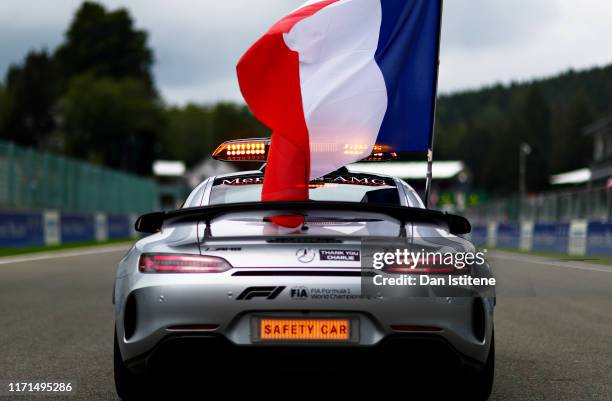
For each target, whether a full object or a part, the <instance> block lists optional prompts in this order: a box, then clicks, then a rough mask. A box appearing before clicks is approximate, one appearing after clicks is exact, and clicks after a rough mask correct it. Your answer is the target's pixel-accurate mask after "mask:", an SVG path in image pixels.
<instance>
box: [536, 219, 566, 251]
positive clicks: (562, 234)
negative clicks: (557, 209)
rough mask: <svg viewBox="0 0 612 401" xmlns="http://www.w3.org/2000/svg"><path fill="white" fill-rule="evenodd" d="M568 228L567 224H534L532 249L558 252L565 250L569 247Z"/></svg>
mask: <svg viewBox="0 0 612 401" xmlns="http://www.w3.org/2000/svg"><path fill="white" fill-rule="evenodd" d="M569 229H570V225H569V224H556V223H537V224H534V226H533V246H532V250H534V251H543V252H560V253H565V252H567V250H568V247H569Z"/></svg>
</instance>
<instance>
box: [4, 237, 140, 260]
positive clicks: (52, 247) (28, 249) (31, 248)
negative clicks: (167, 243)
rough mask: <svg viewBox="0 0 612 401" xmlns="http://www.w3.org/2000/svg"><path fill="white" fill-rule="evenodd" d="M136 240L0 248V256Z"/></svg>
mask: <svg viewBox="0 0 612 401" xmlns="http://www.w3.org/2000/svg"><path fill="white" fill-rule="evenodd" d="M134 241H136V240H135V239H128V238H124V239H114V240H108V241H100V242H98V241H88V242H75V243H71V244H61V245H48V246H44V245H43V246H27V247H19V248H0V257H2V256H14V255H24V254H28V253H37V252H49V251H63V250H66V249H78V248H87V247H92V246H99V245H115V244H117V245H118V244H126V245H130V244H132V243H134Z"/></svg>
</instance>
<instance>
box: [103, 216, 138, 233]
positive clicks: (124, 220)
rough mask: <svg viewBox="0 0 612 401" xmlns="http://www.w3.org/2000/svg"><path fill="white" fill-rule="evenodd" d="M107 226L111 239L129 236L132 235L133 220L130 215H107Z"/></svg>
mask: <svg viewBox="0 0 612 401" xmlns="http://www.w3.org/2000/svg"><path fill="white" fill-rule="evenodd" d="M106 228H107V234H108V238H109V239H119V238H129V237H131V236H132V220H131V219H130V218H129V216H121V215H108V216H106Z"/></svg>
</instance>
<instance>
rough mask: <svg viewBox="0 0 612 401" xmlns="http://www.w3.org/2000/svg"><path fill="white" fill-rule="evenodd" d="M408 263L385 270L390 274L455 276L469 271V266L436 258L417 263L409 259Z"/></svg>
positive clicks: (397, 264)
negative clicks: (454, 274)
mask: <svg viewBox="0 0 612 401" xmlns="http://www.w3.org/2000/svg"><path fill="white" fill-rule="evenodd" d="M407 262H408V263H406V264H402V263H396V264H394V265H392V266H386V267H385V268H384V270H385V271H386V272H388V273H399V274H453V273H467V272H468V271H469V266H468V265H467V264H458V263H445V260H444V259H443V258H441V257H436V256H432V257H428V258H421V259H418V260H417V261H416V263H415V261H414V259H409V260H408V261H407ZM464 263H465V262H464Z"/></svg>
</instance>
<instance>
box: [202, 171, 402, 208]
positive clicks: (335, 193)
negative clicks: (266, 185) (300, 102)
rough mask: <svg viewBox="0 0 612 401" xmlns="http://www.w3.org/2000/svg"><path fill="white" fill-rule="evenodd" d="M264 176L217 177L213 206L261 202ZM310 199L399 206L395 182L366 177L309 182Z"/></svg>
mask: <svg viewBox="0 0 612 401" xmlns="http://www.w3.org/2000/svg"><path fill="white" fill-rule="evenodd" d="M262 184H263V174H252V175H241V176H235V177H224V178H217V179H215V182H214V184H213V187H212V191H211V193H210V201H209V203H210V204H211V205H218V204H224V203H240V202H258V201H260V200H261V188H262ZM309 192H310V199H311V200H315V201H342V202H362V203H377V204H386V205H395V206H399V205H400V198H399V193H398V191H397V187H396V185H395V181H393V180H392V179H388V178H381V177H376V176H371V175H366V174H347V175H330V176H325V177H322V178H318V179H316V180H313V181H311V182H310V191H309Z"/></svg>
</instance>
